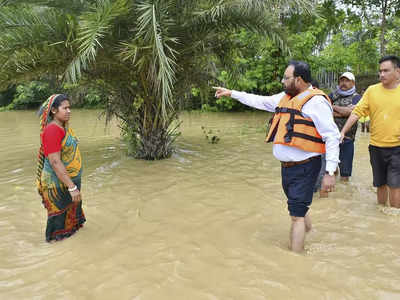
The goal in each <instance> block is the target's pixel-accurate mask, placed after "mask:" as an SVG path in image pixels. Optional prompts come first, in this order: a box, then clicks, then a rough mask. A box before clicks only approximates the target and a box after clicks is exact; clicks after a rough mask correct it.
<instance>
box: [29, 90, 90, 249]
mask: <svg viewBox="0 0 400 300" xmlns="http://www.w3.org/2000/svg"><path fill="white" fill-rule="evenodd" d="M39 115H40V125H41V130H40V142H41V143H40V149H39V157H38V171H37V179H36V184H37V188H38V191H39V194H40V195H41V197H42V202H43V205H44V207H45V208H46V209H47V216H48V217H47V227H46V241H47V242H50V241H53V240H55V241H58V240H62V239H63V238H66V237H69V236H71V235H72V234H74V233H75V232H76V231H77V230H78V229H79V228H80V227H82V226H83V223H84V222H85V221H86V219H85V215H84V213H83V210H82V201H81V193H80V189H81V173H82V168H81V167H82V165H81V155H80V152H79V148H78V139H77V137H76V136H75V134H74V132H73V130H72V129H71V128H69V126H68V121H69V119H70V115H71V110H70V102H69V100H68V97H67V96H66V95H63V94H55V95H52V96H50V97H49V98H48V99H47V101H46V102H44V103H43V105H42V107H41V109H40V111H39Z"/></svg>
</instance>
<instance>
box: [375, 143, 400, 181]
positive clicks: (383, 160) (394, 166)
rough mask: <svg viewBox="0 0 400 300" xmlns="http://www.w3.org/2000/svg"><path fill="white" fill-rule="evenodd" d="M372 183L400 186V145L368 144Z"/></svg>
mask: <svg viewBox="0 0 400 300" xmlns="http://www.w3.org/2000/svg"><path fill="white" fill-rule="evenodd" d="M368 149H369V157H370V162H371V166H372V175H373V184H374V186H376V187H379V186H382V185H388V186H389V187H392V188H400V146H397V147H376V146H372V145H369V147H368Z"/></svg>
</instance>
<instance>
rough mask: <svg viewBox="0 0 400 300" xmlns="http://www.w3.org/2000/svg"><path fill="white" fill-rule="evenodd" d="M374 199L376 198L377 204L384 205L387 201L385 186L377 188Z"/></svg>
mask: <svg viewBox="0 0 400 300" xmlns="http://www.w3.org/2000/svg"><path fill="white" fill-rule="evenodd" d="M376 197H377V200H378V204H380V205H386V203H387V200H388V189H387V185H381V186H378V188H377V192H376Z"/></svg>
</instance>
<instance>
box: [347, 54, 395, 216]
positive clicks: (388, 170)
mask: <svg viewBox="0 0 400 300" xmlns="http://www.w3.org/2000/svg"><path fill="white" fill-rule="evenodd" d="M379 79H380V81H381V82H380V83H378V84H374V85H371V86H369V87H368V89H367V90H366V91H365V93H364V95H363V97H362V99H361V101H360V102H359V103H358V104H357V106H356V107H355V108H354V110H353V111H352V113H351V115H350V117H349V118H348V120H347V122H346V124H345V125H344V127H343V129H342V131H341V136H342V139H343V138H344V135H345V133H346V132H347V131H348V130H349V129H350V128H351V126H352V125H353V124H354V123H355V122H356V121H357V120H358V119H359V118H360V117H365V116H368V115H369V117H370V133H371V136H370V145H369V153H370V162H371V166H372V173H373V184H374V186H376V187H377V200H378V203H379V204H382V205H386V203H387V200H388V194H389V202H390V205H391V206H392V207H396V208H400V81H399V80H400V58H399V57H397V56H385V57H383V58H381V59H380V60H379ZM388 192H389V193H388Z"/></svg>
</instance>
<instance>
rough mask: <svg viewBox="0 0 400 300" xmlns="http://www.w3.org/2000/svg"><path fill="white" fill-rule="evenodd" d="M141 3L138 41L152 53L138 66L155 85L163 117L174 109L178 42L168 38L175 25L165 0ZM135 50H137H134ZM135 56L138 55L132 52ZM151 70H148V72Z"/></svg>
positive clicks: (143, 48)
mask: <svg viewBox="0 0 400 300" xmlns="http://www.w3.org/2000/svg"><path fill="white" fill-rule="evenodd" d="M152 2H153V1H147V2H142V3H140V4H138V6H137V11H138V15H139V17H138V30H137V34H136V38H135V41H136V42H138V43H140V44H141V47H140V50H141V51H143V52H144V53H145V52H150V53H151V55H150V56H146V59H143V58H144V57H141V59H140V60H139V61H138V66H139V67H140V68H141V71H142V72H143V71H144V72H146V73H147V74H148V75H147V76H148V79H149V80H150V82H151V83H152V85H153V90H154V91H155V96H156V97H160V98H161V102H160V104H161V109H162V113H163V115H164V116H166V115H167V110H168V109H171V108H172V107H173V104H172V90H173V86H174V82H175V68H176V54H177V52H176V50H175V49H174V48H173V45H174V44H176V43H177V42H178V41H177V39H176V38H175V37H171V36H168V29H169V28H171V27H172V26H173V25H174V22H173V20H172V19H171V18H169V17H168V7H169V6H168V3H165V2H163V1H154V2H155V3H152ZM134 51H136V49H135V50H134ZM133 53H135V55H136V52H133ZM146 68H149V70H148V71H146V70H145V69H146Z"/></svg>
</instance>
